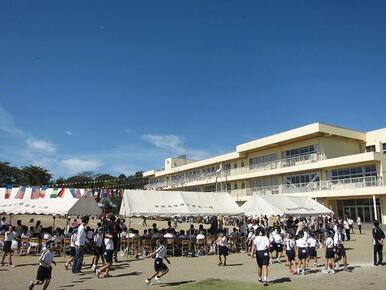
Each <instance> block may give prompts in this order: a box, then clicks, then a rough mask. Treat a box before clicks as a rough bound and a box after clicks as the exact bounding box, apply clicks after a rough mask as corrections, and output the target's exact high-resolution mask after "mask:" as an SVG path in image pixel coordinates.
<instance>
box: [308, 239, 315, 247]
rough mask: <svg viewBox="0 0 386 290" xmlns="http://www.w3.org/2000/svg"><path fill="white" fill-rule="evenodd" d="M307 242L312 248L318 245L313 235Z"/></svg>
mask: <svg viewBox="0 0 386 290" xmlns="http://www.w3.org/2000/svg"><path fill="white" fill-rule="evenodd" d="M307 243H308V246H309V247H310V248H315V247H316V240H315V239H314V238H312V237H310V238H308V240H307Z"/></svg>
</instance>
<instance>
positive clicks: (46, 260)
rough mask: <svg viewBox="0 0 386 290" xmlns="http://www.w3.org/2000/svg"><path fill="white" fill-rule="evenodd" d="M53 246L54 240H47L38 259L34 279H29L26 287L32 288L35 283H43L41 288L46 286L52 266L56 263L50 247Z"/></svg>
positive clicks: (48, 282)
mask: <svg viewBox="0 0 386 290" xmlns="http://www.w3.org/2000/svg"><path fill="white" fill-rule="evenodd" d="M53 246H54V242H47V244H46V249H45V250H44V251H43V252H42V254H41V255H40V259H39V268H38V271H37V275H36V281H30V282H29V286H28V289H29V290H32V289H33V288H34V286H35V285H41V284H43V283H44V286H43V290H45V289H47V288H48V285H49V284H50V281H51V273H52V266H51V264H54V265H56V262H55V261H54V257H55V254H54V253H53V252H51V248H52V247H53Z"/></svg>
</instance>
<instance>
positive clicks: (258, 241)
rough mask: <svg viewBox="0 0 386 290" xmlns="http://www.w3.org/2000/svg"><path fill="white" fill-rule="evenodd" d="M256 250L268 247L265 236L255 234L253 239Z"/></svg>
mask: <svg viewBox="0 0 386 290" xmlns="http://www.w3.org/2000/svg"><path fill="white" fill-rule="evenodd" d="M253 244H254V245H255V250H256V251H264V250H268V249H269V240H268V238H267V237H266V236H263V237H262V236H256V237H255V239H254V240H253Z"/></svg>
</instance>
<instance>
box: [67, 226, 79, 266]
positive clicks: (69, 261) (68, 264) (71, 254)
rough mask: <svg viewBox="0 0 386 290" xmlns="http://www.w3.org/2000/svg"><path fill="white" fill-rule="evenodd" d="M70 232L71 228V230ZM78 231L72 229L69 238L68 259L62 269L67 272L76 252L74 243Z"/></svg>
mask: <svg viewBox="0 0 386 290" xmlns="http://www.w3.org/2000/svg"><path fill="white" fill-rule="evenodd" d="M71 230H72V228H71ZM77 232H78V230H77V229H74V230H73V232H72V235H71V238H70V259H68V261H67V262H66V263H64V267H65V268H66V270H68V267H69V266H70V265H72V262H73V261H74V258H75V254H76V250H75V241H76V235H77Z"/></svg>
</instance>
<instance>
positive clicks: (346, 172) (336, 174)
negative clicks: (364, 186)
mask: <svg viewBox="0 0 386 290" xmlns="http://www.w3.org/2000/svg"><path fill="white" fill-rule="evenodd" d="M370 176H377V166H376V165H375V164H371V165H366V166H360V167H352V168H341V169H335V170H332V171H331V179H332V180H337V179H348V178H361V177H370Z"/></svg>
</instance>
